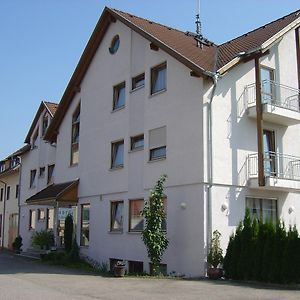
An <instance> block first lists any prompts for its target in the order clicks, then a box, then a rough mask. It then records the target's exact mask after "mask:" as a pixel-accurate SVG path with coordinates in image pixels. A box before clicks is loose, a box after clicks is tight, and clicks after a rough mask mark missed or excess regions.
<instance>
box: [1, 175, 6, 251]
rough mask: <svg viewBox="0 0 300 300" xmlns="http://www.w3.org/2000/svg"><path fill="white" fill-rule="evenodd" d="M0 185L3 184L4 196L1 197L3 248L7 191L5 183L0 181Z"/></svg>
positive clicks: (2, 244)
mask: <svg viewBox="0 0 300 300" xmlns="http://www.w3.org/2000/svg"><path fill="white" fill-rule="evenodd" d="M0 182H1V183H3V184H4V195H3V216H2V224H3V227H2V243H1V247H2V248H4V232H5V213H6V189H7V183H6V182H4V181H2V180H0Z"/></svg>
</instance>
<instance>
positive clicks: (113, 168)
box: [109, 165, 124, 171]
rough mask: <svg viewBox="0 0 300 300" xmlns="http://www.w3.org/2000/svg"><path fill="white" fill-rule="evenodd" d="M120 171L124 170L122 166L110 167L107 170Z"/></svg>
mask: <svg viewBox="0 0 300 300" xmlns="http://www.w3.org/2000/svg"><path fill="white" fill-rule="evenodd" d="M122 169H124V165H122V166H116V167H111V168H110V169H109V171H116V170H122Z"/></svg>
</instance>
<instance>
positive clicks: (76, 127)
mask: <svg viewBox="0 0 300 300" xmlns="http://www.w3.org/2000/svg"><path fill="white" fill-rule="evenodd" d="M80 113H81V109H80V103H79V104H78V106H77V107H76V109H75V111H74V113H73V115H72V127H71V128H72V129H71V157H70V165H71V166H74V165H77V164H78V163H79V139H80ZM74 132H76V133H77V134H78V135H77V136H75V138H74ZM76 152H78V154H77V155H78V159H77V161H75V160H74V157H75V156H74V154H75V153H76Z"/></svg>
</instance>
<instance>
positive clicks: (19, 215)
mask: <svg viewBox="0 0 300 300" xmlns="http://www.w3.org/2000/svg"><path fill="white" fill-rule="evenodd" d="M18 159H19V166H20V167H19V191H18V236H20V221H21V205H20V204H21V182H22V180H21V175H22V158H21V157H20V156H18Z"/></svg>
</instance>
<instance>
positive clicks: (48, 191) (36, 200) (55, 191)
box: [26, 179, 79, 207]
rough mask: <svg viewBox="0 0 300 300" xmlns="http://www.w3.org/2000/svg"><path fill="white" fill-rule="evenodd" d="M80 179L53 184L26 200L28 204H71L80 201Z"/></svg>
mask: <svg viewBox="0 0 300 300" xmlns="http://www.w3.org/2000/svg"><path fill="white" fill-rule="evenodd" d="M78 183H79V179H77V180H74V181H69V182H64V183H58V184H51V185H49V186H47V187H46V188H45V189H43V190H41V191H39V192H38V193H36V194H35V195H33V196H31V197H30V198H28V199H27V200H26V203H27V204H28V205H48V206H61V207H63V206H69V205H74V204H77V202H78V196H77V194H78V193H77V191H78Z"/></svg>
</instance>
